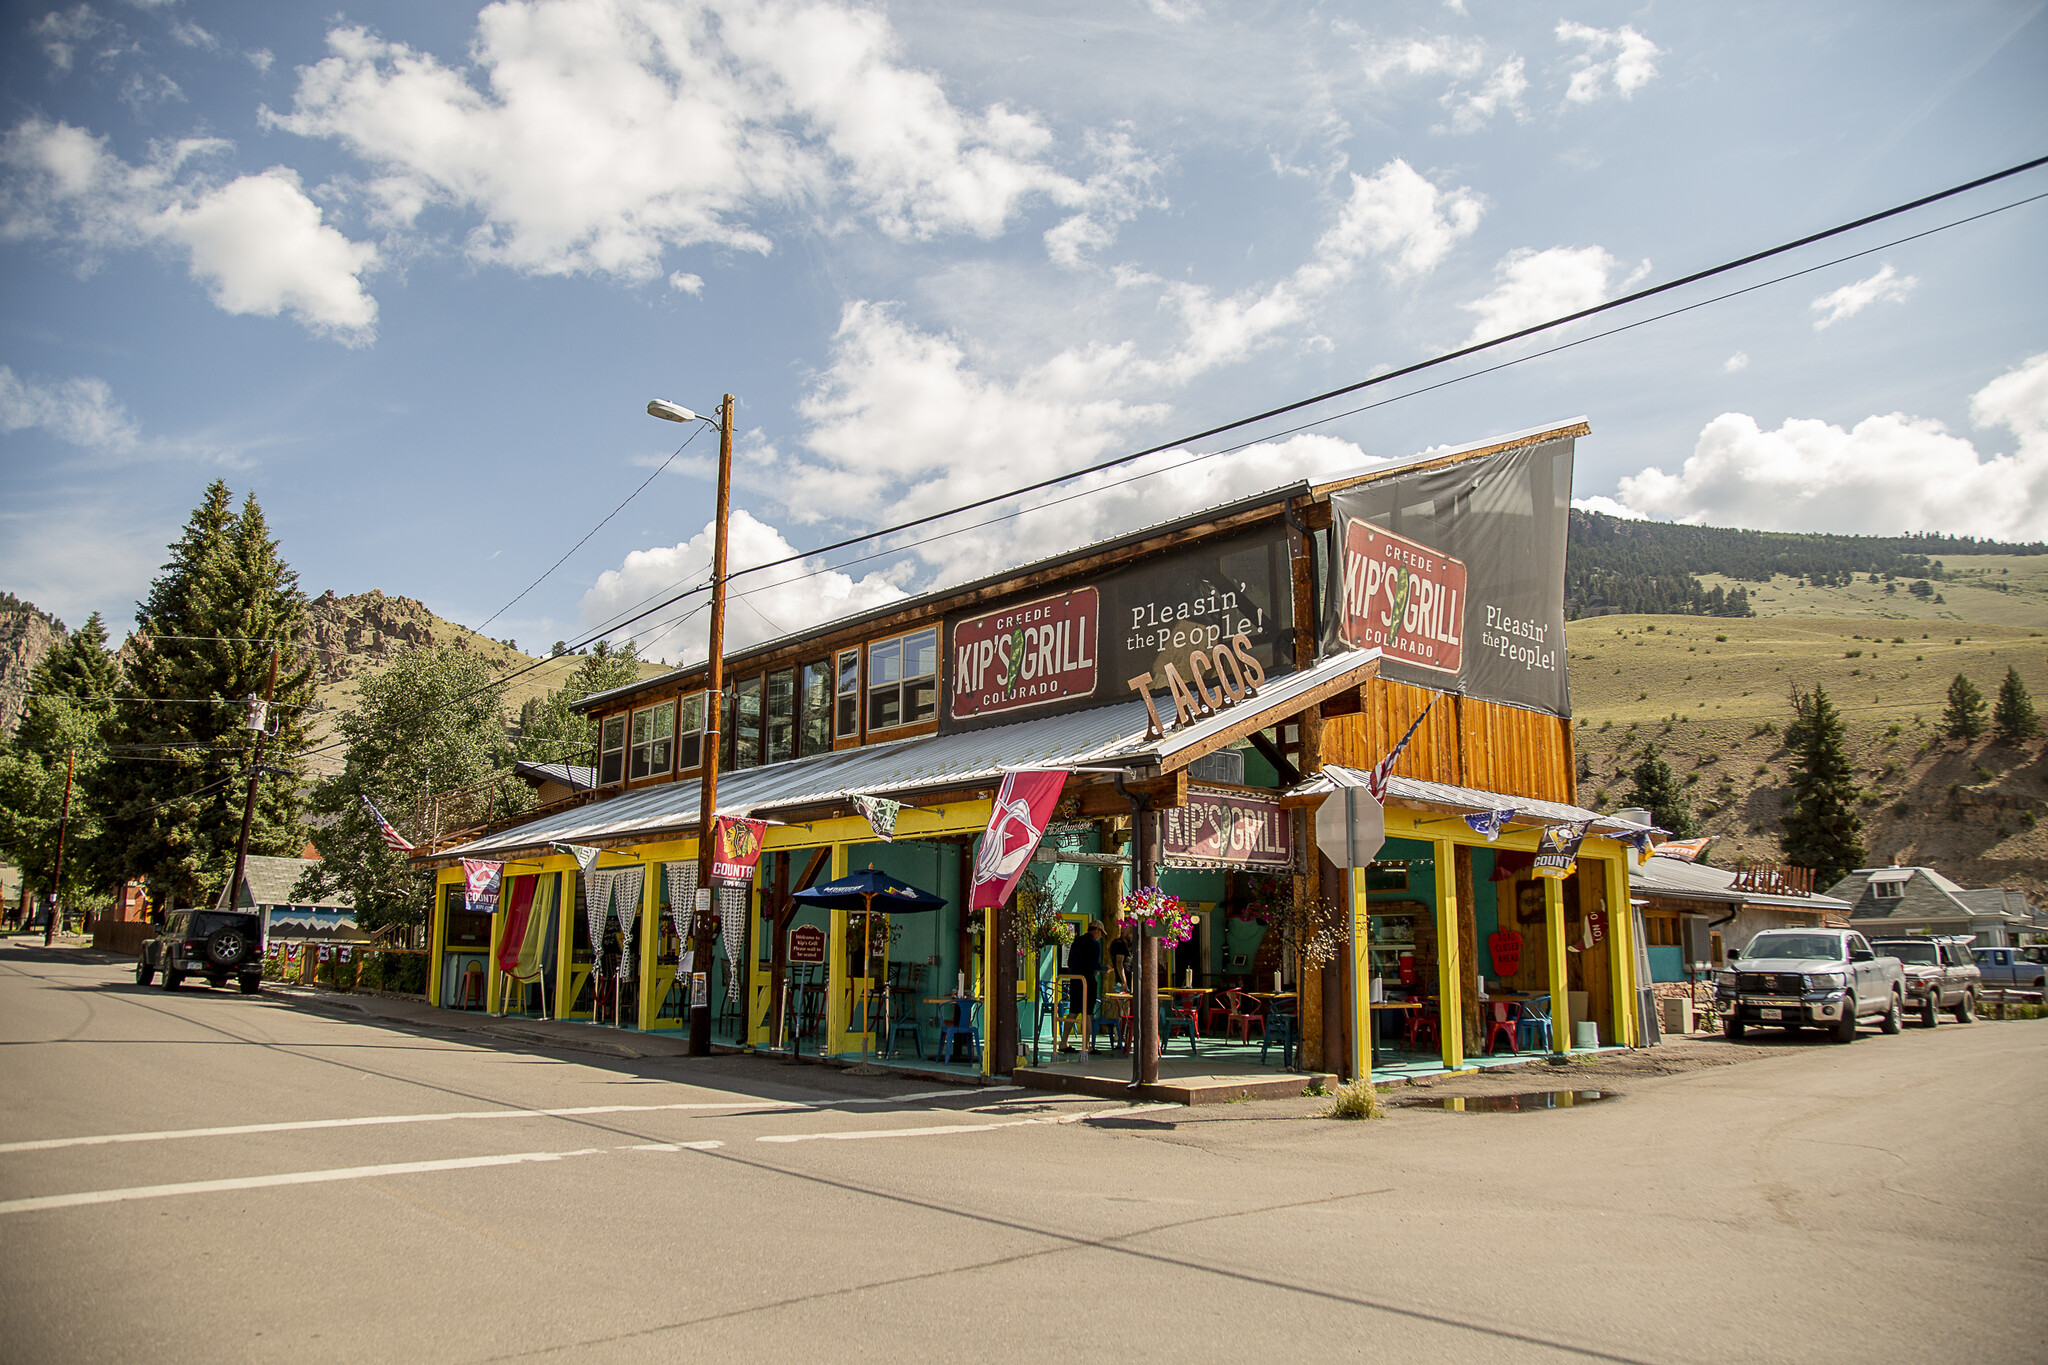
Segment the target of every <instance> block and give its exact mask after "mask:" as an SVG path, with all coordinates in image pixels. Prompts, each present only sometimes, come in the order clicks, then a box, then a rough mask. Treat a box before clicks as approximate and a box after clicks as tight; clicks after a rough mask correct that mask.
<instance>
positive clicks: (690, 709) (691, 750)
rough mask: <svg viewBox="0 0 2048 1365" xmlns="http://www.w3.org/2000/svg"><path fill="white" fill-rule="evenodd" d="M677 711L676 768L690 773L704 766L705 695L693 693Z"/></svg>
mask: <svg viewBox="0 0 2048 1365" xmlns="http://www.w3.org/2000/svg"><path fill="white" fill-rule="evenodd" d="M676 709H677V711H678V712H679V713H680V714H679V715H678V716H677V719H676V768H677V769H678V770H679V771H681V772H688V771H689V770H690V769H692V768H698V767H702V766H703V764H704V694H703V693H702V692H692V693H691V694H690V695H689V696H687V697H684V698H683V699H682V700H681V701H680V702H679V703H677V708H676Z"/></svg>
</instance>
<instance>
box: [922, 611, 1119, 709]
mask: <svg viewBox="0 0 2048 1365" xmlns="http://www.w3.org/2000/svg"><path fill="white" fill-rule="evenodd" d="M1100 615H1101V611H1100V606H1099V604H1098V601H1097V598H1096V593H1095V589H1093V588H1076V589H1074V590H1073V591H1072V592H1064V593H1061V594H1060V595H1059V596H1057V597H1041V598H1039V599H1038V600H1037V601H1035V602H1025V603H1023V604H1022V605H1020V606H1015V607H1005V608H1003V610H1001V611H998V612H991V613H990V614H988V615H987V616H976V617H973V618H971V619H969V620H965V621H961V622H958V623H957V624H955V625H954V627H953V641H952V659H953V680H952V681H953V706H952V711H953V719H954V720H968V719H971V718H973V717H976V716H988V715H995V714H999V713H1001V712H1004V711H1021V710H1024V709H1026V708H1027V707H1032V706H1045V705H1048V704H1050V703H1052V702H1058V701H1068V700H1071V699H1073V698H1076V697H1088V696H1093V695H1094V693H1095V673H1096V667H1095V663H1096V658H1097V654H1098V651H1097V649H1096V624H1097V622H1098V620H1099V619H1100Z"/></svg>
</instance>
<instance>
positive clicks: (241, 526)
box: [93, 480, 313, 905]
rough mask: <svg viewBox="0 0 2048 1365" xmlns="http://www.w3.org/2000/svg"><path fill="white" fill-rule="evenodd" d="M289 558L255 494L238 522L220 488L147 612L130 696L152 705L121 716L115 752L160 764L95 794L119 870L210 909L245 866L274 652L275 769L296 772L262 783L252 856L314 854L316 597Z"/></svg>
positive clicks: (130, 708) (124, 768)
mask: <svg viewBox="0 0 2048 1365" xmlns="http://www.w3.org/2000/svg"><path fill="white" fill-rule="evenodd" d="M277 548H278V547H277V542H276V541H274V540H272V539H271V537H270V533H269V527H268V524H267V523H266V522H265V520H264V517H263V511H262V509H261V508H260V507H258V506H257V503H256V499H255V496H254V495H253V494H252V495H250V496H249V497H248V498H247V499H245V500H244V502H243V504H242V508H241V511H240V512H239V513H237V512H236V511H235V510H234V507H233V498H232V495H231V494H230V493H229V491H228V487H227V485H226V484H225V483H223V482H221V481H219V480H215V481H214V483H213V484H212V485H211V486H210V487H209V488H208V489H207V490H206V499H205V501H204V502H202V503H201V504H200V505H199V506H198V507H197V508H196V509H194V511H193V513H192V517H191V520H190V521H188V522H187V523H186V526H185V532H184V534H183V535H182V536H181V537H179V539H178V541H177V542H176V543H175V544H173V545H172V546H171V558H170V562H169V563H167V564H166V565H164V568H163V571H162V572H161V573H160V574H159V575H158V577H157V578H156V580H155V581H154V582H153V583H152V584H151V585H150V591H149V596H148V597H147V598H146V599H145V600H144V601H143V602H142V603H141V604H140V607H139V609H138V611H137V612H136V617H135V624H136V632H135V636H134V638H133V639H132V640H131V642H130V649H129V660H130V662H129V667H128V687H129V690H130V692H131V693H132V694H134V695H136V696H140V697H146V698H151V699H152V700H150V701H147V702H141V703H130V704H124V705H122V706H120V707H118V708H116V711H115V714H114V715H113V717H112V719H111V720H110V721H109V723H108V725H107V734H108V738H109V740H110V741H111V742H112V744H113V747H114V750H115V752H117V753H119V754H122V755H123V756H124V757H128V758H132V759H136V760H141V759H148V760H150V761H147V762H143V761H130V762H121V763H113V764H109V765H107V766H106V767H105V768H104V769H102V770H101V772H100V774H99V775H98V777H97V779H96V780H95V782H94V783H93V796H94V800H95V802H96V804H97V806H98V809H99V812H100V816H101V819H102V820H103V821H104V822H105V829H106V837H105V839H104V841H103V844H102V850H103V857H104V859H105V863H106V865H107V870H108V872H109V873H110V875H115V876H139V877H142V878H144V879H146V880H147V882H148V883H149V886H150V890H151V892H152V894H154V895H155V896H157V897H159V898H162V897H164V896H167V895H168V896H173V897H175V898H176V899H177V901H178V902H180V903H183V904H188V905H189V904H204V903H206V902H207V901H209V900H210V899H211V898H212V897H213V895H214V894H216V893H217V892H218V890H219V888H220V886H221V885H222V884H223V883H224V882H225V880H226V878H227V876H228V874H229V872H230V870H231V868H232V864H233V859H234V852H235V843H236V838H237V836H238V835H239V833H240V830H241V823H242V802H243V798H244V796H245V794H246V790H247V781H248V773H249V764H250V762H251V761H252V759H253V742H254V738H255V736H254V735H253V734H252V733H251V732H250V731H249V730H248V729H247V728H246V721H247V718H248V706H247V700H246V699H247V698H249V697H251V696H256V697H260V696H262V695H263V691H264V688H265V685H266V684H267V682H268V680H269V675H270V662H271V656H272V652H273V650H275V651H277V653H278V655H279V667H278V674H277V686H276V690H275V693H274V696H273V705H272V706H271V708H270V711H269V714H268V723H269V728H270V730H271V736H270V738H269V740H268V741H267V742H266V752H265V754H264V764H265V766H266V767H278V768H284V769H286V774H287V775H283V776H277V775H266V776H264V777H263V778H261V779H260V780H259V782H258V789H257V803H256V815H255V821H254V823H253V824H252V826H251V829H250V838H249V851H250V852H251V853H258V854H271V855H283V856H289V855H293V854H296V853H298V852H299V850H300V849H301V848H302V847H303V846H304V841H305V831H304V827H303V825H302V823H301V821H300V818H299V816H300V812H299V804H300V798H299V794H298V782H297V780H296V772H295V767H296V759H295V755H296V754H297V753H298V752H299V750H301V749H303V748H304V747H305V741H306V722H305V715H306V708H307V706H308V705H309V704H310V703H311V701H312V699H313V682H312V673H313V668H312V659H311V654H310V650H309V649H308V648H307V647H306V645H305V643H304V635H305V625H306V600H305V595H304V594H303V593H301V592H300V591H299V586H298V576H297V575H296V574H295V573H293V572H292V570H291V568H290V567H289V566H288V565H286V564H285V562H284V561H283V560H282V559H281V558H279V557H278V553H277Z"/></svg>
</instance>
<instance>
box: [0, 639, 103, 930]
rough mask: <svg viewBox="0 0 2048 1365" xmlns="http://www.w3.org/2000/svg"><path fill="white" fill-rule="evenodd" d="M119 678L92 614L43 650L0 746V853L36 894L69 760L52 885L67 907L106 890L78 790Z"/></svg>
mask: <svg viewBox="0 0 2048 1365" xmlns="http://www.w3.org/2000/svg"><path fill="white" fill-rule="evenodd" d="M120 677H121V670H120V666H119V665H118V664H117V663H116V662H115V660H114V656H113V654H112V653H110V652H109V651H108V649H107V628H106V626H105V625H104V624H102V623H101V621H100V617H99V613H98V612H94V613H93V614H92V616H91V618H90V619H88V620H87V621H86V623H85V624H84V625H83V626H81V627H80V628H79V629H77V630H75V631H73V632H71V633H70V634H69V635H67V636H65V637H64V638H63V639H62V640H61V641H59V642H58V643H57V644H56V645H55V646H54V647H52V648H51V649H50V650H49V652H48V653H46V654H44V655H43V658H42V661H41V662H40V663H38V664H37V665H36V668H35V672H34V673H33V674H31V675H30V678H29V684H28V693H27V695H26V697H25V698H24V699H23V711H22V717H21V724H20V725H19V726H18V727H17V728H16V729H15V732H14V736H13V738H12V739H11V740H9V741H7V742H6V743H5V744H4V745H0V856H5V857H6V858H7V860H8V861H10V862H12V863H13V864H14V865H15V866H16V867H19V868H20V869H21V870H22V874H23V876H24V878H25V880H26V882H27V884H28V885H31V886H34V887H36V888H37V889H38V890H39V891H45V892H46V891H47V890H48V888H49V886H50V882H51V878H52V876H53V875H54V873H55V871H56V868H55V862H56V854H57V828H58V825H59V824H60V823H61V822H62V821H63V818H64V785H65V777H66V770H67V766H68V765H71V764H73V763H75V764H76V769H75V772H74V773H73V775H72V795H71V813H70V821H69V824H68V826H67V827H66V829H65V834H64V883H63V885H62V886H61V887H59V888H58V893H59V896H60V898H61V899H62V901H63V902H64V904H65V905H66V906H77V905H83V904H89V903H93V902H95V901H96V900H97V899H98V897H97V896H95V895H94V894H93V893H94V892H96V891H103V890H104V889H105V882H106V878H104V877H103V876H102V875H100V869H99V868H98V867H97V865H96V860H95V857H94V850H95V844H96V843H97V842H98V839H99V832H100V831H99V821H98V820H97V818H96V817H95V813H94V809H93V806H92V803H91V802H90V801H89V800H87V799H86V796H85V787H86V784H87V783H88V782H89V781H90V780H91V778H92V777H93V776H94V774H96V773H97V772H98V771H99V769H100V767H101V765H103V764H104V763H105V762H106V745H105V742H104V741H103V740H102V738H101V734H100V730H101V727H102V726H103V725H104V724H105V722H106V720H107V717H108V716H109V715H110V714H111V713H112V711H113V710H114V706H115V703H114V702H113V701H112V700H111V698H112V697H113V696H115V695H116V694H117V693H118V691H119V688H120Z"/></svg>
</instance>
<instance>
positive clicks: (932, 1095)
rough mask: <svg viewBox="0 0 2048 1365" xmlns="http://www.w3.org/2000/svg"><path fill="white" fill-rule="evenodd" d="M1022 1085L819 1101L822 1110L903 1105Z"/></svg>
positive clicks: (988, 1093)
mask: <svg viewBox="0 0 2048 1365" xmlns="http://www.w3.org/2000/svg"><path fill="white" fill-rule="evenodd" d="M1023 1088H1024V1087H1023V1086H1021V1085H983V1086H975V1087H967V1086H958V1085H956V1086H954V1087H953V1088H952V1089H950V1090H919V1091H916V1092H914V1093H912V1094H909V1095H876V1096H873V1097H870V1098H867V1099H856V1100H819V1101H818V1104H817V1107H818V1108H820V1109H823V1108H827V1107H831V1108H837V1107H838V1106H840V1105H842V1104H901V1103H902V1102H903V1101H905V1100H957V1099H968V1098H970V1097H975V1096H981V1095H994V1094H997V1093H999V1092H1001V1091H1004V1090H1022V1089H1023Z"/></svg>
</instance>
